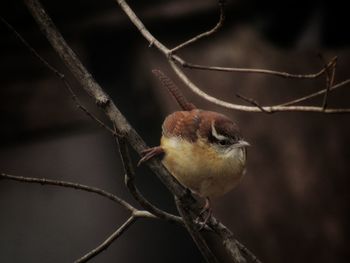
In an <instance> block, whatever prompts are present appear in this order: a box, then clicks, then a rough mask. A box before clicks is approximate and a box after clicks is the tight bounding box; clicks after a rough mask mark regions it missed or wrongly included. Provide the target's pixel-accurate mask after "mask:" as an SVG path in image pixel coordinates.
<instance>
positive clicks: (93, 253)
mask: <svg viewBox="0 0 350 263" xmlns="http://www.w3.org/2000/svg"><path fill="white" fill-rule="evenodd" d="M136 219H137V217H135V216H133V215H132V216H131V217H129V218H128V220H126V221H125V222H124V224H123V225H121V226H120V227H119V228H118V229H117V230H116V231H115V232H114V233H113V234H112V235H110V236H109V237H108V238H107V239H106V240H105V241H103V243H102V244H100V245H99V246H98V247H96V248H94V249H93V250H91V251H90V252H89V253H87V254H86V255H84V256H83V257H81V258H79V259H77V260H76V261H74V263H83V262H87V261H89V260H90V259H92V258H93V257H95V256H97V255H98V254H100V253H101V252H102V251H104V250H106V249H107V248H108V247H109V246H110V245H111V244H112V243H113V242H114V241H115V240H116V239H117V238H118V237H120V236H121V235H122V234H123V233H124V232H125V231H126V230H127V229H128V228H129V227H130V226H131V225H132V224H134V223H135V222H136Z"/></svg>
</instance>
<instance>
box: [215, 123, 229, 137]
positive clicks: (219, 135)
mask: <svg viewBox="0 0 350 263" xmlns="http://www.w3.org/2000/svg"><path fill="white" fill-rule="evenodd" d="M211 134H212V135H213V136H214V137H215V138H216V139H218V140H219V141H224V140H228V139H229V138H228V137H226V136H224V135H221V134H218V132H217V131H216V129H215V123H214V121H212V123H211Z"/></svg>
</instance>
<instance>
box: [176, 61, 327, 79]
mask: <svg viewBox="0 0 350 263" xmlns="http://www.w3.org/2000/svg"><path fill="white" fill-rule="evenodd" d="M177 62H179V61H177ZM179 63H180V65H181V66H183V67H184V68H191V69H198V70H211V71H222V72H236V73H253V74H264V75H273V76H277V77H283V78H293V79H315V78H318V77H320V76H321V75H323V74H324V73H325V71H326V68H322V69H321V70H320V71H318V72H316V73H311V74H292V73H288V72H282V71H275V70H269V69H254V68H232V67H217V66H205V65H199V64H192V63H188V62H185V61H181V62H179Z"/></svg>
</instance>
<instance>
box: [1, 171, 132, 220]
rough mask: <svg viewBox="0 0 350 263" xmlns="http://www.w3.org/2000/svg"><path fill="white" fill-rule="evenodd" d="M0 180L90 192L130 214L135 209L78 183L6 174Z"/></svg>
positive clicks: (91, 187) (102, 191)
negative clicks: (106, 199) (116, 204)
mask: <svg viewBox="0 0 350 263" xmlns="http://www.w3.org/2000/svg"><path fill="white" fill-rule="evenodd" d="M0 178H1V179H8V180H14V181H19V182H25V183H34V184H41V185H54V186H61V187H66V188H73V189H78V190H82V191H86V192H91V193H95V194H98V195H100V196H103V197H106V198H108V199H109V200H112V201H114V202H116V203H118V204H119V205H121V206H122V207H124V208H125V209H126V210H129V211H130V212H132V213H133V212H135V211H136V210H137V209H136V208H135V207H133V206H132V205H130V204H129V203H128V202H126V201H124V200H123V199H121V198H119V197H118V196H116V195H114V194H111V193H109V192H107V191H105V190H102V189H100V188H97V187H93V186H88V185H83V184H78V183H72V182H67V181H60V180H51V179H46V178H36V177H23V176H16V175H10V174H6V173H1V174H0Z"/></svg>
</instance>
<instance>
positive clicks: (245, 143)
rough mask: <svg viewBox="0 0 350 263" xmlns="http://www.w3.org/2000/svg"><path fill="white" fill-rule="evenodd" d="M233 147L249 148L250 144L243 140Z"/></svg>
mask: <svg viewBox="0 0 350 263" xmlns="http://www.w3.org/2000/svg"><path fill="white" fill-rule="evenodd" d="M233 146H234V148H242V147H248V146H250V144H249V142H246V141H244V140H239V141H238V142H237V143H235V144H234V145H233Z"/></svg>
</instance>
